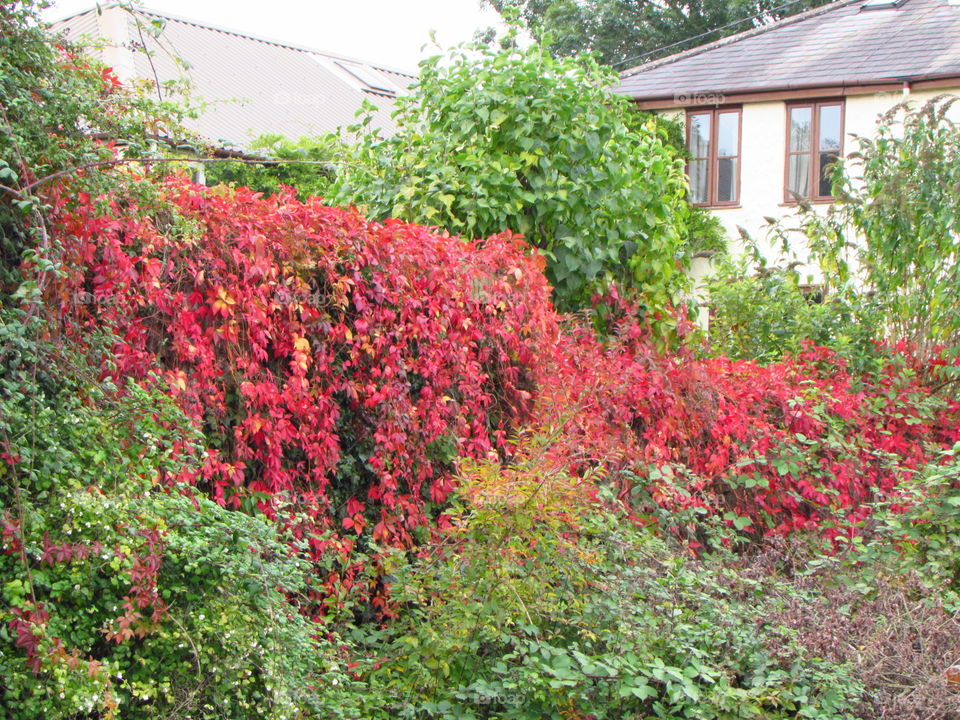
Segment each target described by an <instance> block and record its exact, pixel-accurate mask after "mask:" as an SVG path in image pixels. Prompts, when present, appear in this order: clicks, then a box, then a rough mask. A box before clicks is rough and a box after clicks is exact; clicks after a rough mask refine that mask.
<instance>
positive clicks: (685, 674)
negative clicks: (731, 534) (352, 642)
mask: <svg viewBox="0 0 960 720" xmlns="http://www.w3.org/2000/svg"><path fill="white" fill-rule="evenodd" d="M462 469H463V474H462V479H463V481H464V486H463V491H462V495H461V498H462V504H461V505H460V506H459V507H458V508H457V510H456V511H455V512H454V513H453V514H452V516H451V518H450V526H451V527H450V530H449V531H448V532H447V533H446V534H444V535H443V536H442V538H441V539H440V541H439V542H438V544H436V545H435V546H432V547H430V548H428V549H426V550H425V551H424V552H422V553H421V560H420V561H419V562H417V563H414V564H407V565H402V566H401V567H399V568H397V569H395V570H394V571H393V575H394V578H395V582H394V590H395V593H396V597H397V599H398V601H401V602H403V603H405V605H404V608H405V610H404V612H403V613H402V614H401V616H400V618H399V619H398V620H397V621H396V622H394V623H393V624H392V625H391V626H389V628H388V630H387V631H386V632H381V633H378V634H376V635H375V636H372V637H370V638H368V642H369V648H368V652H371V653H373V652H376V653H377V654H378V655H379V656H380V657H381V658H382V661H381V662H382V665H381V666H380V667H379V668H378V669H375V670H372V671H371V672H370V673H369V675H368V680H369V683H370V692H371V693H372V696H373V697H376V698H377V699H378V700H377V706H378V707H381V711H380V713H379V714H377V715H376V717H384V718H386V717H410V718H512V719H517V720H519V719H521V718H530V719H531V720H532V719H533V718H538V719H539V718H563V717H593V718H598V719H600V718H624V717H645V718H646V717H651V718H652V717H659V718H679V717H690V718H729V719H731V720H732V719H733V718H795V717H816V718H822V719H825V718H841V717H847V714H846V711H847V709H848V708H849V707H850V704H851V702H852V701H853V700H854V699H855V698H856V696H857V687H858V686H857V683H856V682H855V681H854V680H852V679H851V678H850V677H848V676H847V675H846V674H845V673H844V672H843V671H842V669H840V668H835V667H831V666H829V665H827V664H824V663H821V662H819V661H818V660H817V659H816V658H814V657H810V656H807V655H805V653H804V652H803V649H802V648H801V647H800V646H798V645H797V644H796V643H791V642H790V641H789V640H784V639H783V638H782V637H781V636H780V635H778V634H777V633H776V632H775V628H766V627H765V624H764V623H765V618H766V614H767V613H768V612H769V611H770V609H771V603H770V602H769V599H770V598H771V597H773V598H776V597H777V596H776V594H775V593H772V592H771V590H772V589H773V588H772V587H771V585H769V584H768V583H767V582H766V581H765V582H758V581H756V580H751V579H749V578H746V577H742V576H739V575H738V574H737V572H736V570H735V569H734V568H733V567H731V565H732V563H733V562H734V560H735V558H734V556H732V555H731V554H729V553H724V552H718V554H716V555H713V556H708V557H705V558H702V559H699V560H698V559H695V558H692V557H691V556H690V555H689V554H688V550H689V548H685V547H683V546H682V545H681V544H677V543H675V542H674V541H670V540H668V539H666V538H664V537H661V536H659V535H658V534H657V532H656V531H655V530H653V529H652V528H647V529H644V528H640V527H634V526H633V525H632V524H631V523H630V522H628V521H626V520H625V519H624V517H623V516H622V515H621V514H619V513H611V512H608V511H605V510H603V507H602V505H600V504H599V503H597V502H596V501H595V500H592V499H591V495H592V494H593V491H592V490H591V488H592V487H595V486H594V485H593V482H592V479H591V478H590V477H583V478H576V477H573V476H571V475H569V474H568V473H566V472H564V471H562V470H559V469H558V468H556V467H553V466H552V464H551V462H550V460H549V452H548V451H546V452H544V451H543V449H541V450H534V452H533V453H532V454H528V455H525V456H524V457H523V458H522V459H521V460H520V461H519V462H518V463H516V464H514V465H512V466H510V467H503V468H500V467H498V466H496V465H489V464H480V465H473V466H465V467H463V468H462ZM771 582H772V583H773V584H774V585H775V584H776V581H775V580H772V579H771ZM774 639H775V640H776V643H777V645H778V647H777V648H776V649H772V647H771V645H772V641H773V640H774Z"/></svg>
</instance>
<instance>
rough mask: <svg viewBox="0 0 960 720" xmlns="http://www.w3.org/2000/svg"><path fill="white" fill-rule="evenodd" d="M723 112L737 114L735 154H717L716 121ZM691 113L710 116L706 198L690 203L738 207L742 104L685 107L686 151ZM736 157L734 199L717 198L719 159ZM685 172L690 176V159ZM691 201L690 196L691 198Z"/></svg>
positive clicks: (741, 150) (717, 130)
mask: <svg viewBox="0 0 960 720" xmlns="http://www.w3.org/2000/svg"><path fill="white" fill-rule="evenodd" d="M724 113H736V115H737V154H736V155H719V156H718V155H717V145H718V143H717V137H718V133H719V128H720V123H719V121H718V116H719V115H722V114H724ZM693 115H709V116H710V139H709V143H710V152H709V155H708V156H707V157H706V158H705V159H706V161H707V200H706V202H696V203H692V204H693V205H696V206H697V207H702V208H730V207H740V174H741V172H742V167H743V106H742V105H725V106H723V107H710V108H703V107H702V108H687V114H686V118H685V120H686V123H685V125H686V146H687V152H688V153H689V152H690V128H691V127H692V125H691V122H690V118H691V117H692V116H693ZM691 159H701V158H691ZM729 159H736V161H737V171H736V173H734V178H733V182H734V199H733V200H723V201H718V200H717V184H718V182H719V176H720V160H729ZM686 172H687V179H688V180H689V178H690V160H689V159H688V160H687V162H686ZM691 201H692V198H691Z"/></svg>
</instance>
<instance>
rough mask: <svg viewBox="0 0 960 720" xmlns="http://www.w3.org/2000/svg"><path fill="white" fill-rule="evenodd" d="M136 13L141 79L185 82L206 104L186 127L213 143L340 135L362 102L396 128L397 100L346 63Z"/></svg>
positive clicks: (400, 79)
mask: <svg viewBox="0 0 960 720" xmlns="http://www.w3.org/2000/svg"><path fill="white" fill-rule="evenodd" d="M138 15H139V25H138V22H137V21H138ZM138 15H132V14H131V15H130V18H129V38H130V41H131V42H130V43H129V44H128V46H129V47H130V48H131V49H132V50H133V52H134V62H135V67H136V75H137V77H140V78H145V79H149V80H152V79H153V77H154V73H155V74H156V76H157V77H159V79H160V83H161V88H163V86H164V85H165V84H167V83H169V82H170V81H181V80H186V81H187V82H188V83H189V85H190V88H191V90H190V94H191V96H193V97H195V98H197V99H199V100H200V101H201V102H202V108H201V113H200V116H199V117H198V118H197V119H195V120H189V121H187V122H186V124H187V126H188V127H190V128H191V129H193V130H195V131H196V132H198V133H199V134H200V135H201V136H203V137H205V138H207V139H208V140H210V141H213V142H217V143H222V144H227V145H232V146H235V147H239V148H246V147H249V145H250V142H251V141H252V140H253V139H255V138H257V137H259V136H260V135H267V134H279V135H284V136H287V137H290V138H294V139H296V138H299V137H302V136H310V135H318V134H322V133H326V132H331V131H335V130H337V129H338V128H344V127H346V126H349V125H351V124H353V123H354V122H356V112H357V111H358V110H359V109H360V107H361V105H362V103H363V101H364V100H370V101H371V102H373V104H374V105H376V106H377V108H378V110H377V112H376V114H375V117H374V125H375V126H376V127H379V128H380V129H381V130H383V131H384V132H385V133H387V134H389V133H390V132H392V131H393V130H394V127H395V125H394V123H393V120H392V119H391V118H390V113H391V112H392V110H393V98H392V97H390V96H388V95H386V94H384V93H383V92H377V91H376V90H375V89H374V90H373V92H367V91H365V90H364V89H363V88H362V87H359V86H358V84H357V83H351V82H349V81H348V80H347V79H345V78H344V77H343V73H342V72H341V71H338V70H337V69H336V68H335V67H333V66H332V64H331V60H334V59H340V58H335V56H330V55H326V54H324V53H321V52H319V51H313V50H309V49H307V48H300V47H296V46H291V45H284V44H282V43H278V42H274V41H269V40H260V39H257V38H253V37H250V36H247V35H242V34H239V33H235V32H231V31H227V30H220V29H217V28H211V27H208V26H205V25H202V24H200V23H197V22H192V21H188V20H184V19H181V18H174V17H170V16H166V15H162V14H159V13H154V12H152V11H149V12H148V11H141V12H140V13H138ZM88 17H92V18H93V26H94V28H96V11H89V12H88V13H84V14H82V15H78V16H75V17H73V18H70V19H69V20H68V21H66V22H65V23H61V25H65V26H66V27H68V32H69V35H70V36H71V37H77V36H79V34H80V28H84V29H85V30H86V33H87V34H91V32H90V29H89V27H90V21H89V20H88ZM154 19H160V20H162V21H163V23H164V26H163V30H162V32H161V33H160V34H159V36H158V37H156V38H155V37H154V36H153V35H152V34H150V33H149V32H145V30H146V29H148V28H147V25H148V24H149V23H150V21H152V20H154ZM95 33H96V30H94V33H93V34H95ZM141 36H142V41H141ZM318 59H320V60H322V62H318ZM341 60H346V59H341ZM346 61H347V62H352V63H354V64H359V65H361V66H362V65H363V63H359V61H353V60H346ZM367 67H370V71H371V72H377V71H378V70H382V69H379V68H377V69H375V68H374V67H373V66H367ZM382 74H383V77H384V82H386V81H387V80H390V81H391V82H392V84H393V85H397V86H401V87H405V86H407V85H409V84H410V83H412V82H413V81H414V80H415V78H414V77H412V76H408V75H404V74H402V73H399V72H396V71H393V72H389V73H388V72H386V71H384V72H383V73H382Z"/></svg>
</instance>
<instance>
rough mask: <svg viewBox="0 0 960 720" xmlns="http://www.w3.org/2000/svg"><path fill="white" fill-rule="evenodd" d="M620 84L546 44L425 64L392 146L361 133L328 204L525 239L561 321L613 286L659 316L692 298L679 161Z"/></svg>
mask: <svg viewBox="0 0 960 720" xmlns="http://www.w3.org/2000/svg"><path fill="white" fill-rule="evenodd" d="M614 81H615V76H614V75H613V74H612V73H610V72H609V71H608V70H605V69H603V68H601V67H600V66H599V65H597V64H596V62H595V61H593V60H592V59H590V58H581V59H578V60H571V59H567V60H557V59H554V58H553V57H551V55H550V54H549V52H547V51H546V50H544V49H543V48H541V47H540V46H537V45H533V46H531V47H529V48H526V49H520V48H517V47H509V48H507V49H502V50H501V49H498V48H494V47H490V46H478V47H475V48H471V49H468V50H458V51H455V52H453V53H452V55H451V56H450V57H447V58H443V57H439V56H438V57H434V58H431V59H429V60H426V61H424V62H423V63H422V64H421V67H420V79H419V81H418V83H417V84H416V85H415V86H414V87H413V89H412V94H411V95H410V96H409V97H405V98H401V99H400V100H399V101H398V109H397V112H396V115H395V117H396V120H397V131H396V134H395V135H394V136H393V137H390V138H388V139H382V138H380V137H379V136H378V135H377V134H376V133H363V134H362V135H361V140H360V142H359V144H358V146H357V147H356V149H355V151H354V153H353V156H352V157H351V158H350V159H349V162H345V163H343V165H342V167H340V168H338V174H337V180H336V183H335V185H334V193H335V194H334V196H333V198H334V199H335V200H336V201H337V202H339V203H342V204H355V205H357V206H360V207H365V208H366V210H367V212H368V213H369V214H370V215H371V216H373V217H374V218H377V219H382V218H385V217H387V216H393V217H397V218H400V219H404V220H409V221H413V222H419V223H423V224H427V225H439V226H440V227H442V228H444V229H446V230H449V231H450V232H452V233H458V234H462V235H465V236H467V237H470V238H479V237H486V236H488V235H491V234H494V233H499V232H502V231H504V230H507V229H509V230H512V231H514V232H518V233H521V234H523V235H524V236H526V238H527V239H528V240H529V241H530V242H531V244H533V245H535V246H536V247H538V248H540V249H541V250H542V251H544V253H545V254H546V255H547V257H548V259H549V264H548V275H549V279H550V281H551V284H552V285H553V287H554V289H555V299H556V301H557V303H558V305H560V306H561V307H562V308H564V309H571V308H579V307H583V306H585V305H586V304H588V302H589V299H590V296H591V294H592V293H593V292H594V291H596V290H597V289H603V288H605V287H606V286H608V285H609V283H610V282H617V283H618V284H619V285H620V286H621V287H630V288H637V289H639V290H641V291H642V292H643V297H644V301H645V302H646V303H647V308H648V309H656V308H663V307H665V306H666V305H667V304H668V303H670V302H671V301H676V299H677V297H678V292H679V291H680V290H681V289H682V288H683V287H684V279H685V278H684V274H683V267H682V265H683V261H684V258H685V249H684V248H685V243H686V242H687V240H688V238H689V235H690V232H689V228H688V227H687V222H688V221H689V219H690V217H691V209H690V206H689V205H688V203H687V201H686V197H687V192H688V191H687V182H686V178H685V176H684V174H683V160H682V157H680V154H679V151H677V150H676V149H675V148H673V147H672V146H671V145H670V144H669V143H668V141H667V132H668V131H667V129H666V128H664V127H662V126H661V125H660V124H658V123H657V122H656V121H654V120H652V119H649V118H647V117H645V116H643V115H642V114H640V113H638V112H637V111H636V109H635V108H634V107H633V105H632V104H631V103H630V102H629V101H628V100H627V99H626V98H624V97H622V96H618V95H615V94H613V93H612V91H611V85H612V84H613V82H614ZM698 223H699V224H698V229H703V227H704V225H703V222H702V218H700V220H698Z"/></svg>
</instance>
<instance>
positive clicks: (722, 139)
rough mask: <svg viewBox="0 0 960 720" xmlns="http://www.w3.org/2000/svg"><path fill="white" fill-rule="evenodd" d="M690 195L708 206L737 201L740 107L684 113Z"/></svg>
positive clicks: (694, 201)
mask: <svg viewBox="0 0 960 720" xmlns="http://www.w3.org/2000/svg"><path fill="white" fill-rule="evenodd" d="M687 148H688V149H689V150H690V160H689V162H688V164H687V174H688V175H689V176H690V196H691V199H692V201H693V203H694V204H695V205H708V206H711V207H715V206H720V207H722V206H724V205H736V204H737V203H739V202H740V108H723V109H717V110H691V111H689V112H688V113H687Z"/></svg>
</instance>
